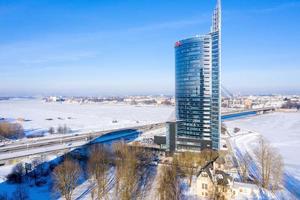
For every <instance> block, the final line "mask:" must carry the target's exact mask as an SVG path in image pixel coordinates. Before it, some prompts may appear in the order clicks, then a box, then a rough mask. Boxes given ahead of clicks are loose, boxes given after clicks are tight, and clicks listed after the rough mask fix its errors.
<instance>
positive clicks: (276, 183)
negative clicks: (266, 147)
mask: <svg viewBox="0 0 300 200" xmlns="http://www.w3.org/2000/svg"><path fill="white" fill-rule="evenodd" d="M283 167H284V163H283V159H282V156H281V155H280V154H279V153H278V152H277V151H276V150H275V151H274V152H273V156H272V167H271V174H272V180H271V182H272V184H271V185H272V191H276V190H278V189H280V188H281V187H280V186H281V185H282V181H283Z"/></svg>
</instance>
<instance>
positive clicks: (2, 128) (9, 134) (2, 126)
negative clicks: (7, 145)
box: [0, 122, 24, 139]
mask: <svg viewBox="0 0 300 200" xmlns="http://www.w3.org/2000/svg"><path fill="white" fill-rule="evenodd" d="M23 136H24V130H23V127H22V125H21V124H19V123H9V122H0V139H1V137H4V138H9V139H12V138H21V137H23Z"/></svg>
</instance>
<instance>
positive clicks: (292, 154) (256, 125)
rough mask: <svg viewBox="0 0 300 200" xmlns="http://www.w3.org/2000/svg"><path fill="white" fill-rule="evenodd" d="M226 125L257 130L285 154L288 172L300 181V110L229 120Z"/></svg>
mask: <svg viewBox="0 0 300 200" xmlns="http://www.w3.org/2000/svg"><path fill="white" fill-rule="evenodd" d="M226 125H227V126H228V127H229V128H230V127H231V128H233V127H239V128H242V129H248V130H251V131H255V132H258V133H260V134H261V135H263V136H264V137H265V138H267V139H268V140H269V141H270V142H271V143H272V145H273V146H274V147H276V148H277V149H278V150H279V151H280V153H281V155H282V156H283V158H284V162H285V167H286V170H287V173H289V174H292V175H293V176H294V177H295V178H297V179H298V180H299V181H300V157H299V155H298V153H300V112H293V113H284V112H275V113H270V114H265V115H261V116H254V117H248V118H243V119H236V120H232V121H227V122H226Z"/></svg>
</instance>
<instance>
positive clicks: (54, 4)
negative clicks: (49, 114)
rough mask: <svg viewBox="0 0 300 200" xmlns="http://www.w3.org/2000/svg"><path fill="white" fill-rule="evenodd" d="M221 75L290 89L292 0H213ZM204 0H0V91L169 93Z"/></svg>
mask: <svg viewBox="0 0 300 200" xmlns="http://www.w3.org/2000/svg"><path fill="white" fill-rule="evenodd" d="M222 4H223V66H222V84H223V85H225V86H226V87H227V88H228V89H229V90H231V91H234V92H241V93H279V92H289V93H300V60H299V59H300V22H299V20H300V1H299V0H263V1H261V0H223V2H222ZM214 6H215V1H214V0H172V1H170V0H89V1H86V0H72V1H70V0H23V1H21V0H20V1H17V0H0V80H1V83H0V95H1V96H5V95H38V94H41V95H49V94H57V95H61V94H65V95H119V94H152V93H153V94H162V93H164V94H173V92H174V49H173V46H174V42H175V41H176V40H178V39H182V38H186V37H189V36H194V35H196V34H204V33H207V32H208V31H209V29H210V21H211V14H212V10H213V8H214Z"/></svg>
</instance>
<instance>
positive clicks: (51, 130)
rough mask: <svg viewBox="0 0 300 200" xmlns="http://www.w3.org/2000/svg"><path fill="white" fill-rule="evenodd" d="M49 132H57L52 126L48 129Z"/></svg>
mask: <svg viewBox="0 0 300 200" xmlns="http://www.w3.org/2000/svg"><path fill="white" fill-rule="evenodd" d="M48 132H49V134H51V135H52V134H54V133H55V130H54V128H53V127H50V128H49V130H48Z"/></svg>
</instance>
